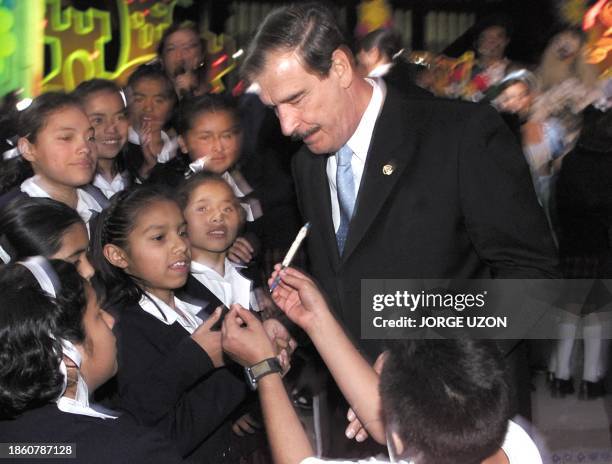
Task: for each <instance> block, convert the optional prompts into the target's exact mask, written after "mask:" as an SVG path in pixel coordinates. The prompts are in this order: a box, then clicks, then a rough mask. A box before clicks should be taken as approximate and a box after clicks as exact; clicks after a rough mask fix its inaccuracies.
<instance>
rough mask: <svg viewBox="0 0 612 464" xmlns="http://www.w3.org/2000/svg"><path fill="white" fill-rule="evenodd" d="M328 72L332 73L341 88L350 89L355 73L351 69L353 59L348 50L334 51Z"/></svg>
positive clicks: (340, 48)
mask: <svg viewBox="0 0 612 464" xmlns="http://www.w3.org/2000/svg"><path fill="white" fill-rule="evenodd" d="M330 72H331V73H334V75H335V76H336V78H337V79H338V80H339V82H340V85H341V86H342V87H343V88H348V87H350V85H351V83H352V82H353V79H354V78H355V75H356V73H355V69H354V67H353V57H352V55H350V52H349V51H348V49H346V50H345V49H344V48H343V47H339V48H336V49H335V50H334V52H333V53H332V66H331V70H330Z"/></svg>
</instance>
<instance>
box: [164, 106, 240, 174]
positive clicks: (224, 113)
mask: <svg viewBox="0 0 612 464" xmlns="http://www.w3.org/2000/svg"><path fill="white" fill-rule="evenodd" d="M176 130H177V132H178V133H179V145H180V147H181V151H182V152H183V153H188V154H189V157H190V158H191V160H192V161H195V160H196V159H199V158H202V157H204V156H208V157H209V158H208V161H207V162H206V167H205V169H206V170H207V171H210V172H214V173H216V174H223V173H224V172H226V171H228V170H229V169H231V168H232V167H233V166H234V165H235V164H236V162H237V161H238V158H239V157H240V151H241V149H242V131H241V128H240V117H239V113H238V107H237V105H236V102H235V100H234V99H232V98H230V97H225V96H221V95H204V96H201V97H197V98H190V99H184V101H183V102H182V103H181V107H180V109H179V113H178V117H177V121H176Z"/></svg>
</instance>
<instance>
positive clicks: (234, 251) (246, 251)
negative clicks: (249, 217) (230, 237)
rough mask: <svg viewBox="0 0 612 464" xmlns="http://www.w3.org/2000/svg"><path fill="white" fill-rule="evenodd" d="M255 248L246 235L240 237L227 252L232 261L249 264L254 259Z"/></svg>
mask: <svg viewBox="0 0 612 464" xmlns="http://www.w3.org/2000/svg"><path fill="white" fill-rule="evenodd" d="M254 254H255V248H253V245H251V243H250V242H249V241H248V240H247V239H246V238H244V237H238V238H237V239H236V240H234V243H233V244H232V246H231V247H230V249H229V250H228V252H227V257H228V259H229V260H230V261H233V262H234V263H237V264H249V263H250V262H251V261H252V260H253V255H254Z"/></svg>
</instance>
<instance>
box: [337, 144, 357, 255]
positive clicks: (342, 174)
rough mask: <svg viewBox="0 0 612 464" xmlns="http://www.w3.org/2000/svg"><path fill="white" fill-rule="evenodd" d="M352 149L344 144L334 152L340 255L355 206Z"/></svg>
mask: <svg viewBox="0 0 612 464" xmlns="http://www.w3.org/2000/svg"><path fill="white" fill-rule="evenodd" d="M352 156H353V151H352V150H351V149H350V148H349V147H348V145H344V146H343V147H342V148H340V150H338V153H336V162H337V165H338V168H337V170H336V189H337V191H338V204H339V206H340V227H338V231H337V232H336V241H337V242H338V251H339V252H340V256H342V252H343V251H344V244H345V243H346V237H347V235H348V230H349V223H350V222H351V217H352V216H353V208H354V207H355V179H354V178H353V169H352V167H351V158H352Z"/></svg>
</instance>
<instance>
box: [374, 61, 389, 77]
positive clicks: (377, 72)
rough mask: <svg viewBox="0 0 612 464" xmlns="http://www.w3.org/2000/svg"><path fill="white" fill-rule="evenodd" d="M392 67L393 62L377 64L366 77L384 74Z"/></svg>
mask: <svg viewBox="0 0 612 464" xmlns="http://www.w3.org/2000/svg"><path fill="white" fill-rule="evenodd" d="M392 67H393V63H385V64H379V65H378V66H376V67H375V68H374V69H372V71H370V74H368V77H382V76H386V75H387V74H388V73H389V71H390V70H391V68H392Z"/></svg>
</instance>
